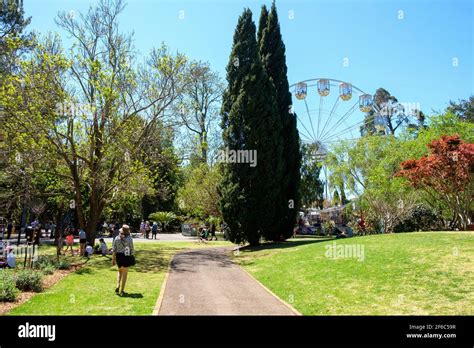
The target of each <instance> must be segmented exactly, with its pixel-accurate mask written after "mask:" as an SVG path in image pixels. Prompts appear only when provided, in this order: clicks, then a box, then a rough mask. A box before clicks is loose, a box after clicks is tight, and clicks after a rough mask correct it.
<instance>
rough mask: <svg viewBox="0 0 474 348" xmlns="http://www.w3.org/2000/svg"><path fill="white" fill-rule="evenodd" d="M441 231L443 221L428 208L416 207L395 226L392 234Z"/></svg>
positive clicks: (424, 206) (423, 206)
mask: <svg viewBox="0 0 474 348" xmlns="http://www.w3.org/2000/svg"><path fill="white" fill-rule="evenodd" d="M442 229H443V221H442V219H440V217H439V215H438V214H436V213H435V212H434V211H433V210H432V209H431V208H430V207H428V206H426V205H418V206H416V207H415V208H413V209H412V210H411V211H410V213H409V215H408V216H407V218H406V219H404V220H403V221H401V222H400V223H399V224H397V225H396V226H395V228H394V232H414V231H436V230H442Z"/></svg>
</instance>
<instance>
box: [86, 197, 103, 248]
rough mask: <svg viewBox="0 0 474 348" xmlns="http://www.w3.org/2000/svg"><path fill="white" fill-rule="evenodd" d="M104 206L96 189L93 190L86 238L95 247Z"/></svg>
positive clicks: (90, 198)
mask: <svg viewBox="0 0 474 348" xmlns="http://www.w3.org/2000/svg"><path fill="white" fill-rule="evenodd" d="M103 208H104V205H103V204H102V202H101V201H100V199H99V195H98V192H97V190H96V189H92V192H91V194H90V197H89V216H88V219H87V225H86V229H85V231H86V236H87V241H88V242H89V243H91V245H94V243H95V237H96V235H97V224H98V223H99V219H100V216H101V214H102V210H103Z"/></svg>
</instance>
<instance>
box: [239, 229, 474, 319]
mask: <svg viewBox="0 0 474 348" xmlns="http://www.w3.org/2000/svg"><path fill="white" fill-rule="evenodd" d="M333 242H334V241H321V240H320V241H318V240H314V239H313V240H311V239H295V240H291V241H289V242H286V243H280V244H276V245H266V246H265V245H264V246H262V247H258V248H252V249H246V250H245V249H244V250H243V251H242V252H240V253H239V254H238V255H237V256H234V260H236V261H237V262H239V263H240V264H241V265H242V266H244V267H245V268H246V269H247V270H248V271H249V272H250V273H251V274H253V275H254V276H255V277H256V278H257V279H258V280H260V281H261V282H262V283H263V284H264V285H266V286H267V287H268V288H270V290H272V291H273V292H274V293H276V294H277V295H278V296H280V297H281V298H282V299H283V300H285V301H287V302H290V303H291V304H292V305H293V306H294V307H295V308H296V309H297V310H299V311H300V312H301V313H303V314H306V315H397V314H399V315H473V314H474V232H420V233H400V234H391V235H374V236H365V237H355V238H348V239H344V240H337V241H335V242H336V245H345V244H359V245H360V246H364V260H363V261H358V259H357V258H339V259H332V258H328V257H326V256H325V253H326V251H327V248H326V246H332V245H333Z"/></svg>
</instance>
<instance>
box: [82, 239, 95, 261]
mask: <svg viewBox="0 0 474 348" xmlns="http://www.w3.org/2000/svg"><path fill="white" fill-rule="evenodd" d="M93 253H94V248H93V247H92V245H91V244H90V243H87V246H86V249H85V250H84V256H85V257H87V258H89V257H90V256H91V255H92V254H93Z"/></svg>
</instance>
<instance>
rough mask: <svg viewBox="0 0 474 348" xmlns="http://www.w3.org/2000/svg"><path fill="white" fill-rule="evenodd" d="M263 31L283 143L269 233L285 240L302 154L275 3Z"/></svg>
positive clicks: (294, 205) (292, 222)
mask: <svg viewBox="0 0 474 348" xmlns="http://www.w3.org/2000/svg"><path fill="white" fill-rule="evenodd" d="M261 13H262V15H261V18H260V21H261V23H260V25H259V28H263V24H266V25H265V27H264V29H261V30H262V33H261V34H260V33H259V34H260V35H259V49H260V56H261V59H262V63H263V65H264V67H265V70H266V72H267V74H268V76H269V77H270V80H271V82H272V83H273V85H274V88H275V90H276V100H277V108H278V114H279V117H280V123H281V128H280V130H278V129H275V131H276V132H278V131H279V134H277V137H279V138H280V139H281V141H282V145H283V152H282V157H281V158H280V163H281V165H282V170H281V171H282V176H281V178H279V180H281V185H280V186H279V195H278V209H277V216H276V218H275V226H274V228H272V230H270V231H268V232H269V234H268V235H266V238H267V239H271V240H282V239H286V238H288V237H290V236H291V235H292V234H293V227H294V225H295V221H296V215H297V212H298V208H299V185H300V166H301V151H300V140H299V134H298V129H297V126H296V115H294V114H292V111H291V105H292V100H291V93H290V91H289V84H288V77H287V66H286V55H285V44H284V43H283V40H282V36H281V31H280V24H279V21H278V14H277V10H276V6H275V2H273V4H272V8H271V10H270V13H269V14H268V12H267V11H266V8H265V9H264V8H262V12H261Z"/></svg>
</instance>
